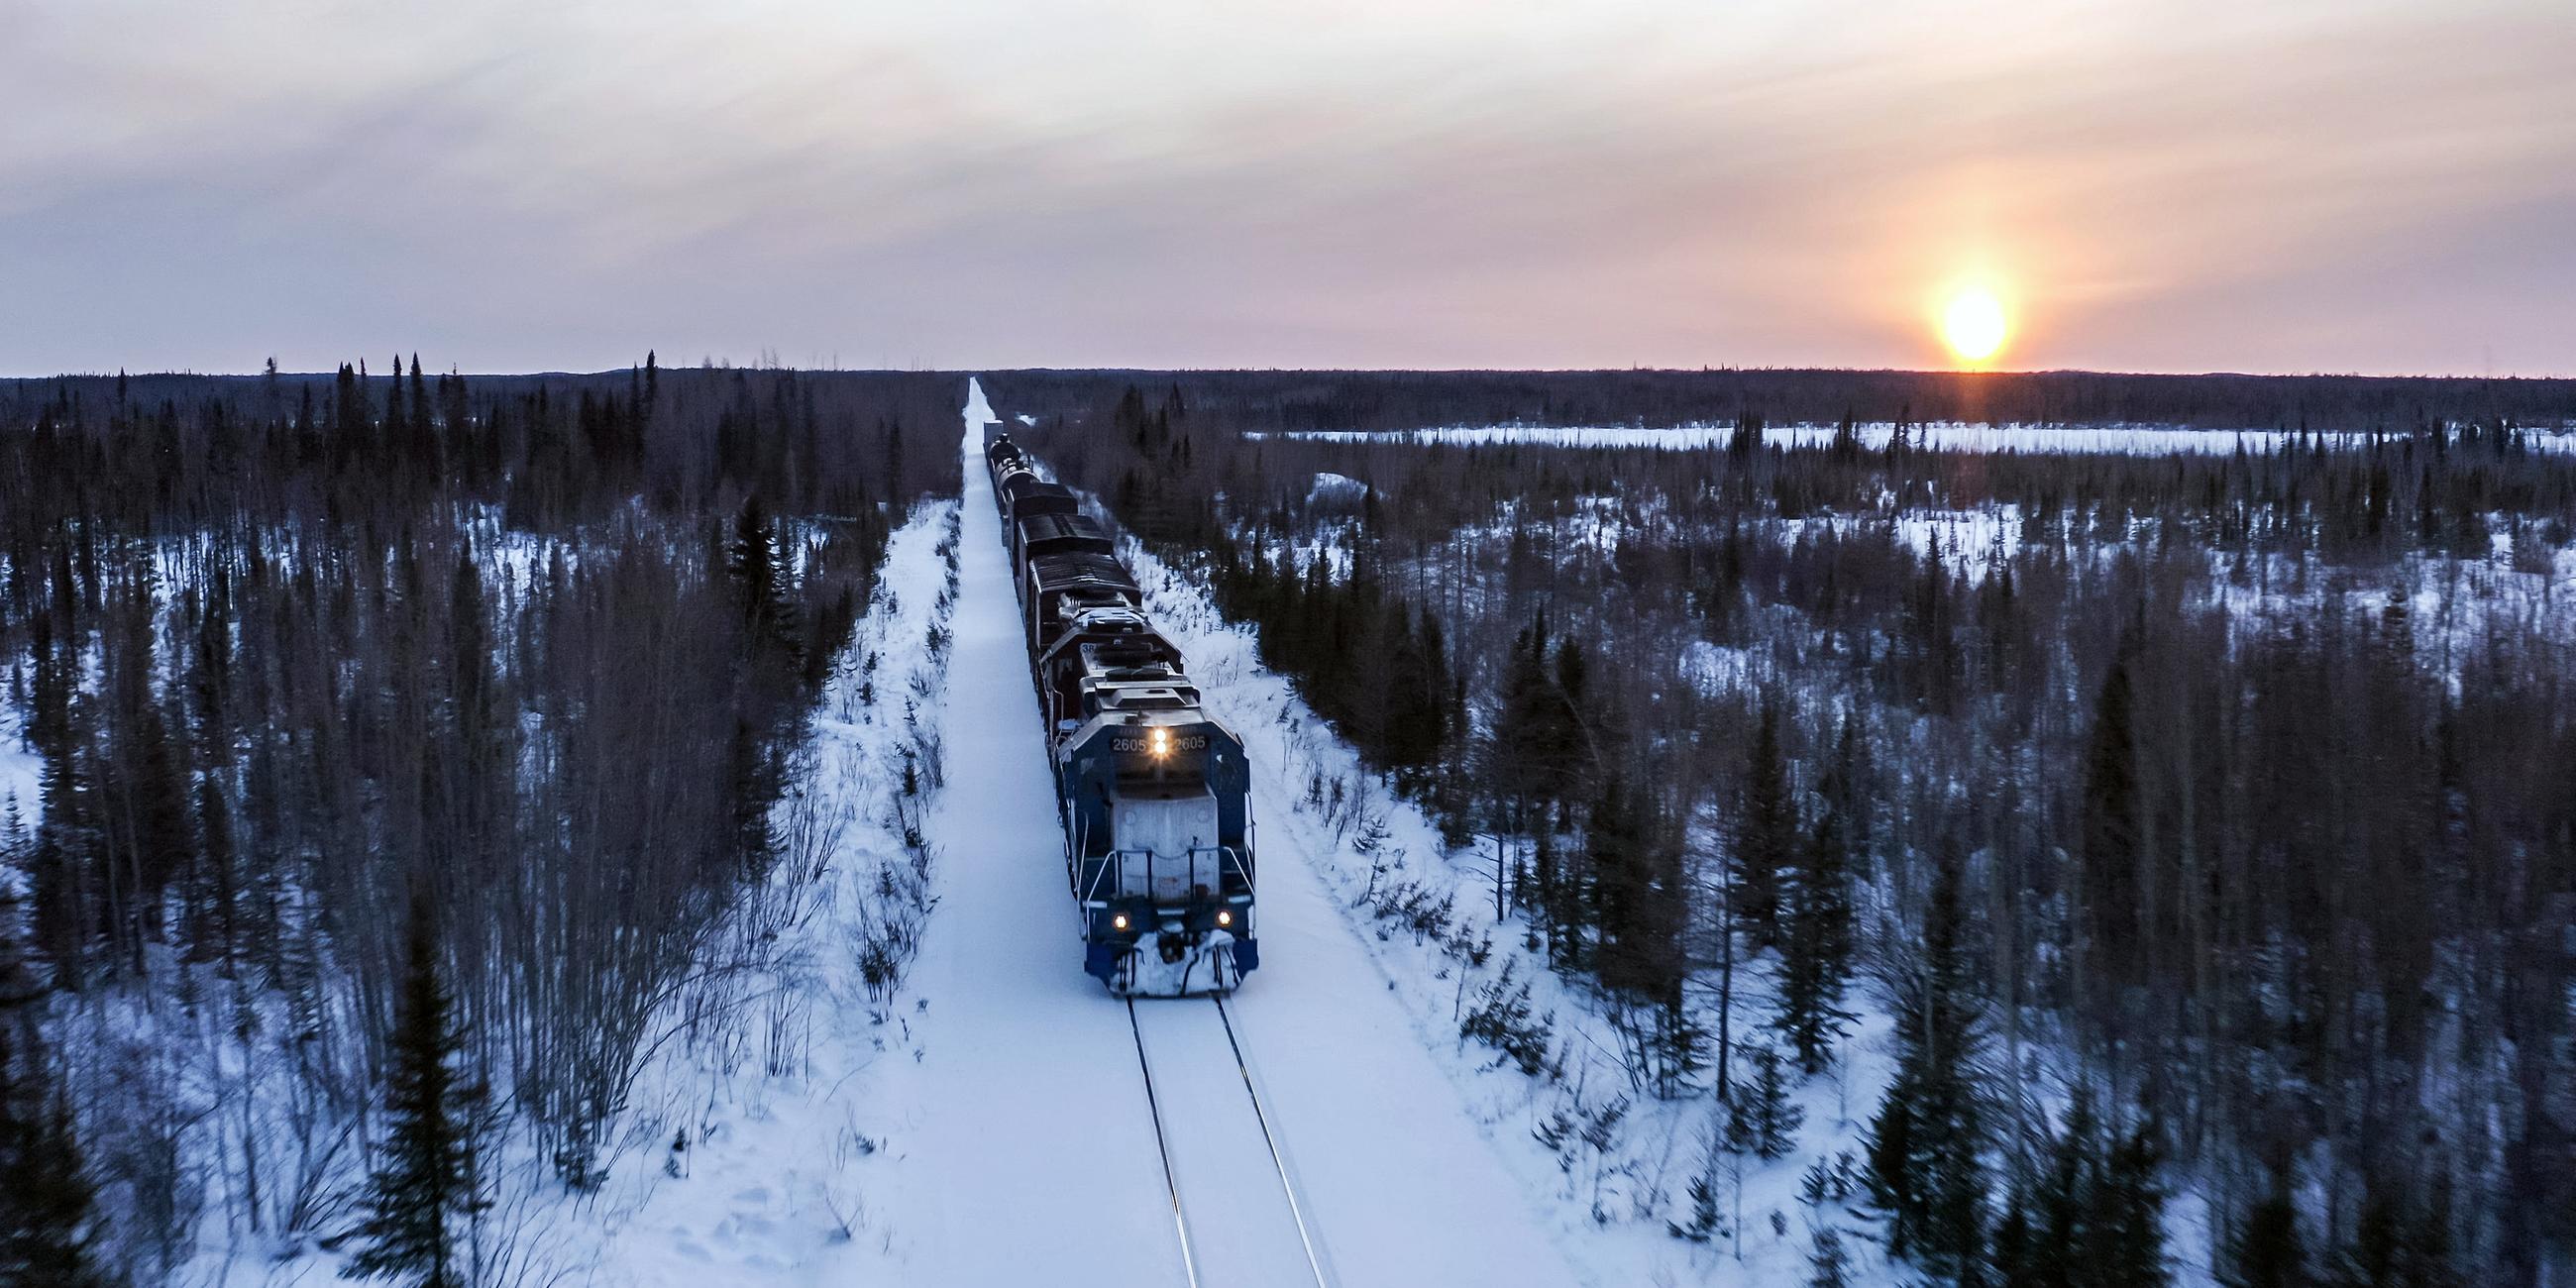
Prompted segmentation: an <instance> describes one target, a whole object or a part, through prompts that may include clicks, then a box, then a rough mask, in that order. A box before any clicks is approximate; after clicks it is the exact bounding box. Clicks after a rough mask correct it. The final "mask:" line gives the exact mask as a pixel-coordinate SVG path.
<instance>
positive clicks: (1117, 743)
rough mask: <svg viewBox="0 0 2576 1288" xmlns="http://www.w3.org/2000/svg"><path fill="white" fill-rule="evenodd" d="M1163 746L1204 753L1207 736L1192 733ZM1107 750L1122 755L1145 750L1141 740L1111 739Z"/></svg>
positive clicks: (1143, 742) (1176, 749)
mask: <svg viewBox="0 0 2576 1288" xmlns="http://www.w3.org/2000/svg"><path fill="white" fill-rule="evenodd" d="M1163 745H1164V746H1166V747H1169V748H1171V749H1173V750H1175V751H1205V750H1207V735H1206V734H1203V733H1194V734H1191V735H1190V736H1189V737H1186V738H1174V739H1172V740H1171V741H1169V742H1166V743H1164V744H1163ZM1109 749H1110V750H1111V751H1114V752H1118V753H1120V754H1122V755H1124V754H1125V753H1127V752H1131V751H1143V750H1145V740H1144V739H1142V738H1112V739H1110V740H1109Z"/></svg>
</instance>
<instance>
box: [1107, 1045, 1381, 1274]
mask: <svg viewBox="0 0 2576 1288" xmlns="http://www.w3.org/2000/svg"><path fill="white" fill-rule="evenodd" d="M1201 1003H1205V1005H1202V1004H1201ZM1211 1019H1213V1021H1214V1023H1213V1024H1211V1023H1209V1021H1210V1020H1211ZM1127 1023H1128V1026H1129V1029H1130V1030H1131V1032H1132V1034H1133V1035H1134V1037H1135V1039H1136V1066H1137V1069H1138V1071H1139V1072H1140V1073H1142V1074H1143V1075H1144V1079H1145V1103H1146V1107H1147V1109H1148V1110H1149V1111H1150V1112H1151V1114H1152V1117H1153V1122H1154V1146H1155V1149H1156V1151H1157V1152H1158V1153H1159V1154H1160V1155H1161V1158H1162V1163H1163V1180H1164V1184H1165V1187H1166V1188H1167V1190H1168V1191H1169V1193H1170V1196H1171V1203H1172V1226H1173V1231H1174V1233H1175V1234H1176V1235H1177V1236H1178V1237H1179V1239H1180V1243H1181V1267H1182V1271H1183V1273H1184V1274H1185V1275H1186V1276H1187V1278H1188V1281H1189V1284H1190V1286H1191V1288H1201V1286H1202V1285H1203V1284H1216V1285H1223V1286H1226V1288H1232V1286H1233V1285H1247V1286H1256V1285H1257V1286H1260V1288H1333V1279H1332V1276H1331V1274H1330V1273H1329V1272H1328V1271H1327V1269H1326V1258H1325V1257H1324V1255H1323V1253H1322V1252H1321V1250H1320V1249H1319V1248H1318V1246H1317V1244H1316V1240H1315V1235H1314V1231H1313V1228H1312V1227H1311V1226H1309V1225H1308V1223H1307V1220H1306V1211H1305V1207H1304V1205H1303V1204H1301V1203H1299V1202H1298V1199H1297V1183H1296V1180H1295V1178H1294V1176H1292V1175H1291V1173H1290V1169H1289V1166H1288V1160H1287V1157H1286V1155H1285V1154H1284V1153H1282V1152H1281V1150H1280V1147H1279V1139H1278V1136H1277V1135H1276V1134H1275V1132H1274V1130H1273V1127H1272V1122H1271V1118H1270V1113H1269V1110H1268V1109H1267V1108H1266V1107H1265V1106H1264V1105H1263V1104H1262V1102H1261V1091H1260V1088H1259V1087H1258V1086H1257V1085H1256V1084H1255V1083H1254V1082H1253V1079H1252V1066H1251V1064H1250V1062H1249V1061H1248V1060H1246V1059H1245V1057H1244V1054H1243V1043H1242V1041H1241V1038H1240V1037H1239V1035H1238V1034H1237V1033H1236V1032H1235V1027H1234V1017H1233V1015H1232V1014H1231V1013H1230V1012H1229V1011H1228V1010H1227V1009H1226V1005H1225V1000H1224V999H1223V998H1215V997H1210V998H1198V999H1187V1000H1179V1001H1171V1002H1161V1003H1157V1002H1147V1003H1146V1004H1145V1005H1144V1006H1143V1007H1142V1008H1139V1007H1138V1006H1137V1004H1136V1002H1135V1000H1134V999H1133V998H1130V999H1128V1002H1127Z"/></svg>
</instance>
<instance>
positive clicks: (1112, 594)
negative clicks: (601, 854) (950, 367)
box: [984, 435, 1261, 996]
mask: <svg viewBox="0 0 2576 1288" xmlns="http://www.w3.org/2000/svg"><path fill="white" fill-rule="evenodd" d="M984 457H985V462H986V465H987V466H988V468H989V469H990V471H991V474H992V480H993V500H994V505H995V507H996V508H997V509H998V510H999V511H1000V519H1001V526H1002V543H1003V545H1004V547H1005V548H1006V549H1007V550H1008V551H1009V553H1010V563H1011V576H1012V584H1013V589H1014V590H1015V591H1016V592H1017V594H1018V596H1019V601H1020V618H1021V623H1022V626H1023V627H1024V628H1025V634H1026V636H1027V644H1028V653H1029V673H1030V680H1031V682H1032V684H1033V685H1034V686H1035V687H1036V689H1037V698H1038V714H1039V719H1040V721H1041V724H1042V727H1043V729H1044V731H1045V736H1046V743H1047V754H1048V759H1049V761H1050V762H1051V764H1050V767H1051V769H1052V776H1053V778H1054V781H1055V797H1056V812H1057V814H1058V816H1059V818H1060V819H1061V821H1062V823H1063V825H1064V863H1065V877H1066V880H1067V882H1068V883H1069V884H1070V885H1071V887H1072V893H1073V899H1074V908H1075V912H1076V915H1077V916H1078V917H1079V918H1080V920H1081V928H1082V940H1083V945H1084V949H1083V963H1082V968H1083V970H1084V972H1085V973H1087V974H1090V975H1092V976H1095V977H1097V978H1098V979H1099V980H1100V981H1101V982H1103V983H1104V984H1106V985H1108V986H1109V988H1110V990H1111V991H1112V992H1115V993H1119V994H1123V995H1129V996H1138V995H1142V996H1182V995H1189V994H1198V993H1224V992H1229V991H1231V990H1232V989H1233V988H1234V987H1235V986H1236V985H1237V984H1239V983H1241V982H1242V980H1243V977H1244V976H1245V975H1248V974H1250V973H1251V972H1252V971H1253V969H1254V968H1256V967H1258V966H1259V965H1260V964H1261V953H1260V946H1259V944H1258V942H1257V941H1256V940H1255V939H1254V938H1253V880H1252V878H1253V854H1252V839H1253V825H1252V806H1251V791H1250V789H1251V778H1252V775H1251V768H1250V765H1249V763H1248V762H1247V761H1246V760H1245V759H1244V755H1243V741H1242V740H1241V739H1240V738H1237V737H1235V736H1234V734H1233V733H1232V732H1230V731H1228V730H1227V729H1226V728H1225V727H1224V726H1223V725H1220V724H1218V723H1217V722H1216V721H1215V720H1213V719H1210V718H1209V717H1208V715H1207V713H1206V712H1205V711H1203V710H1201V709H1200V705H1199V691H1198V688H1197V686H1195V685H1193V684H1191V683H1190V679H1189V676H1188V674H1187V672H1186V671H1185V670H1184V668H1183V664H1182V658H1181V650H1180V649H1179V648H1178V647H1176V646H1174V645H1173V644H1172V642H1171V641H1170V640H1168V639H1166V638H1164V636H1163V634H1162V633H1161V632H1159V631H1157V630H1155V629H1154V625H1153V623H1152V622H1150V621H1148V620H1147V619H1146V616H1145V613H1144V608H1143V605H1144V602H1145V596H1144V592H1143V591H1142V590H1141V589H1140V588H1139V587H1138V586H1137V584H1136V580H1135V578H1134V577H1133V576H1132V575H1130V574H1129V573H1128V571H1127V566H1126V565H1125V564H1123V563H1121V562H1119V559H1118V555H1117V545H1116V543H1115V542H1114V541H1112V540H1111V538H1110V535H1109V532H1108V530H1107V529H1106V528H1104V527H1102V526H1101V524H1100V523H1099V522H1098V521H1097V520H1095V519H1093V518H1091V517H1090V516H1088V515H1086V514H1084V513H1082V507H1081V504H1080V503H1079V502H1078V501H1077V500H1076V498H1075V497H1074V494H1073V492H1072V491H1071V490H1070V489H1068V488H1066V487H1065V486H1063V485H1062V484H1060V483H1056V482H1053V481H1051V480H1049V479H1046V478H1044V477H1043V476H1041V474H1040V473H1039V471H1038V466H1037V461H1036V460H1035V459H1034V458H1033V457H1031V456H1029V455H1028V454H1027V453H1026V452H1024V451H1022V450H1021V449H1020V447H1019V446H1018V445H1017V444H1015V443H1013V442H1012V441H1011V440H1010V437H1009V436H1008V435H1000V436H997V437H996V438H995V439H994V441H993V442H991V443H989V444H987V445H986V447H985V449H984Z"/></svg>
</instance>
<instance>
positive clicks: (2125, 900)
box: [2081, 650, 2141, 979]
mask: <svg viewBox="0 0 2576 1288" xmlns="http://www.w3.org/2000/svg"><path fill="white" fill-rule="evenodd" d="M2134 704H2135V698H2134V696H2133V693H2132V687H2131V684H2130V678H2129V661H2128V657H2127V656H2126V653H2125V650H2124V652H2123V654H2122V656H2120V657H2118V658H2115V659H2113V661H2112V663H2111V669H2110V671H2109V673H2108V674H2106V675H2104V676H2103V677H2102V689H2101V693H2100V695H2099V696H2098V697H2097V698H2096V699H2095V702H2094V710H2093V736H2092V742H2091V745H2090V747H2089V748H2088V749H2087V750H2086V752H2085V756H2084V815H2083V832H2082V835H2081V844H2082V847H2083V848H2082V858H2083V865H2084V867H2083V871H2084V901H2083V902H2084V912H2085V916H2086V917H2087V918H2088V919H2089V921H2090V922H2091V927H2090V928H2091V931H2092V935H2091V938H2092V940H2093V943H2094V947H2095V955H2096V959H2097V961H2098V963H2099V967H2100V969H2102V970H2103V971H2104V972H2106V973H2107V974H2108V975H2109V976H2110V977H2111V978H2113V979H2124V978H2126V977H2127V976H2128V973H2129V970H2130V968H2131V966H2132V965H2133V961H2132V959H2133V958H2134V956H2135V952H2134V948H2135V941H2136V939H2137V927H2138V920H2137V917H2138V907H2139V862H2140V857H2141V856H2140V855H2139V852H2138V822H2139V813H2140V804H2139V798H2138V766H2137V748H2136V746H2135V743H2134V741H2133V738H2132V733H2131V725H2132V724H2133V723H2134V718H2135V716H2134V712H2133V710H2132V707H2133V706H2134Z"/></svg>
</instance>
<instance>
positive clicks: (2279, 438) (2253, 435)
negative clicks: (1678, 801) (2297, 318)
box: [1245, 421, 2576, 456]
mask: <svg viewBox="0 0 2576 1288" xmlns="http://www.w3.org/2000/svg"><path fill="white" fill-rule="evenodd" d="M1835 429H1836V427H1835V426H1833V425H1770V426H1766V427H1764V429H1763V431H1762V439H1763V441H1764V442H1766V443H1769V444H1771V445H1772V446H1774V447H1823V446H1825V445H1826V444H1828V443H1831V442H1832V441H1833V438H1834V432H1835ZM1855 429H1856V430H1857V432H1858V434H1859V437H1860V441H1861V446H1863V447H1866V448H1869V449H1872V450H1876V449H1880V448H1884V447H1886V446H1887V442H1888V439H1889V438H1890V437H1892V436H1893V435H1894V434H1895V432H1896V426H1895V425H1894V424H1893V423H1891V422H1887V421H1878V422H1875V423H1872V424H1865V425H1859V426H1856V427H1855ZM1734 433H1735V427H1734V426H1733V425H1673V426H1669V427H1665V428H1659V429H1648V428H1642V427H1639V426H1635V425H1585V426H1576V425H1452V426H1444V427H1442V428H1438V429H1413V430H1291V431H1288V432H1287V433H1285V434H1282V435H1280V437H1283V438H1296V439H1307V440H1312V441H1316V442H1374V443H1449V444H1461V445H1476V444H1493V443H1543V444H1549V445H1553V446H1562V447H1653V448H1663V449H1666V450H1674V451H1680V450H1688V449H1694V448H1707V447H1720V446H1724V445H1725V443H1726V442H1727V440H1728V439H1729V438H1730V437H1732V436H1733V435H1734ZM1908 434H1909V437H1910V439H1911V441H1912V442H1913V443H1914V445H1915V446H1917V447H1923V448H1929V449H1934V450H1939V451H1951V452H2124V453H2128V454H2132V455H2139V456H2166V455H2171V454H2174V453H2177V452H2200V453H2216V454H2225V453H2228V452H2233V451H2236V450H2238V449H2239V448H2242V449H2244V450H2246V451H2249V452H2268V451H2271V450H2273V449H2275V448H2278V447H2279V446H2281V445H2282V444H2283V443H2285V442H2289V441H2292V440H2294V439H2296V438H2297V437H2298V436H2297V435H2296V434H2293V433H2290V432H2286V431H2283V430H2279V429H2192V428H2188V427H2185V426H2179V425H1990V424H1981V423H1979V424H1970V423H1958V422H1940V423H1935V424H1929V425H1915V426H1912V427H1911V428H1910V429H1909V431H1908ZM1245 437H1247V438H1263V437H1268V435H1265V434H1247V435H1245ZM2309 437H2310V439H2312V440H2314V439H2322V440H2324V441H2325V442H2327V443H2328V444H2330V445H2342V446H2350V447H2358V446H2366V445H2368V443H2369V442H2370V435H2368V434H2356V433H2335V434H2323V433H2320V434H2314V435H2310V436H2309ZM2400 437H2402V436H2398V435H2390V436H2389V441H2391V442H2395V441H2398V440H2399V438H2400ZM2527 441H2528V443H2529V445H2530V446H2531V447H2532V448H2533V450H2536V451H2557V452H2566V451H2576V430H2571V429H2569V428H2565V427H2562V428H2558V429H2555V430H2552V429H2535V430H2531V431H2529V432H2528V438H2527Z"/></svg>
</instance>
